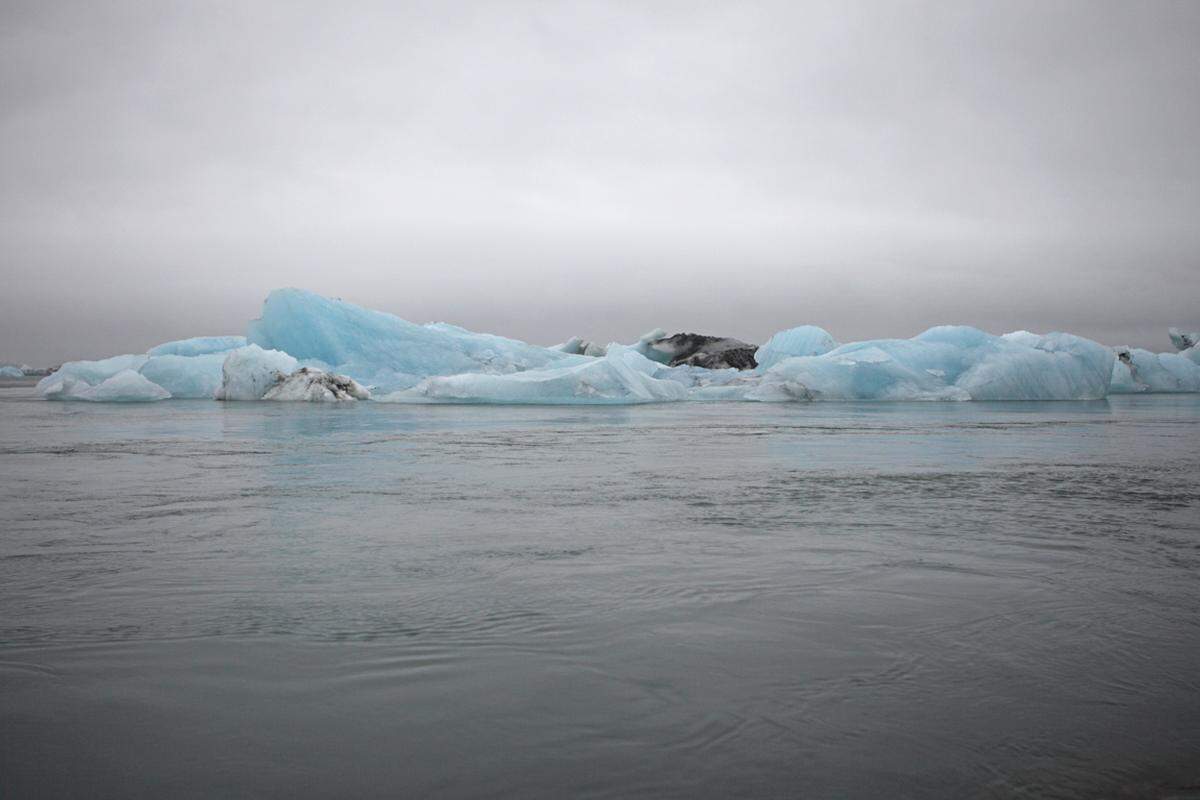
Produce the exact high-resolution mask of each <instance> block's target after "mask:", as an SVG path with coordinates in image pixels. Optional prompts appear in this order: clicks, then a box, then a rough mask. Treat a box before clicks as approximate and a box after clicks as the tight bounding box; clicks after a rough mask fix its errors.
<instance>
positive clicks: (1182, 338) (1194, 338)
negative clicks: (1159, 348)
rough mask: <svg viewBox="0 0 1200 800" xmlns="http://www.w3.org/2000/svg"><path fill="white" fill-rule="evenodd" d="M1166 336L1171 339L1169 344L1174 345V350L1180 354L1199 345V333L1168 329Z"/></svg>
mask: <svg viewBox="0 0 1200 800" xmlns="http://www.w3.org/2000/svg"><path fill="white" fill-rule="evenodd" d="M1167 335H1168V336H1170V337H1171V344H1173V345H1175V349H1176V350H1178V351H1179V352H1181V353H1182V352H1183V351H1184V350H1190V349H1192V348H1194V347H1196V345H1200V331H1181V330H1179V328H1168V329H1167Z"/></svg>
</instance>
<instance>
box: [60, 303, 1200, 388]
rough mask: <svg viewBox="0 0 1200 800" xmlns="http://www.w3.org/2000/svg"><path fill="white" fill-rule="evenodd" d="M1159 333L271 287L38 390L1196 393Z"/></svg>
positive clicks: (75, 367) (1199, 371) (1198, 352)
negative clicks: (531, 312) (442, 313)
mask: <svg viewBox="0 0 1200 800" xmlns="http://www.w3.org/2000/svg"><path fill="white" fill-rule="evenodd" d="M1171 337H1172V341H1173V342H1174V343H1175V345H1176V347H1177V348H1180V349H1181V352H1179V353H1159V354H1155V353H1151V352H1149V351H1145V350H1133V349H1130V348H1110V347H1106V346H1103V345H1100V344H1097V343H1096V342H1093V341H1090V340H1088V339H1083V338H1081V337H1078V336H1072V335H1070V334H1065V333H1051V334H1046V335H1042V334H1036V333H1030V332H1028V331H1015V332H1013V333H1009V334H1005V335H1003V336H993V335H991V334H988V333H985V332H984V331H981V330H978V329H976V328H970V327H963V326H939V327H935V328H930V329H929V330H927V331H925V332H924V333H922V334H920V335H919V336H915V337H913V338H912V339H877V340H869V341H862V342H853V343H849V344H843V345H839V344H838V343H837V342H836V341H835V340H834V339H833V337H832V336H831V335H830V334H829V333H828V332H827V331H825V330H824V329H822V328H818V327H816V326H812V325H805V326H801V327H797V328H792V329H789V330H786V331H780V332H779V333H776V334H775V335H774V336H772V337H771V338H770V339H769V340H768V341H767V342H766V343H765V344H763V345H762V346H761V347H758V348H757V349H754V346H753V345H747V344H746V343H744V342H740V341H737V340H732V339H723V338H720V337H714V336H702V335H698V334H675V335H674V336H667V334H666V332H665V331H663V330H661V329H660V330H655V331H651V332H650V333H647V334H646V335H644V336H642V337H641V338H640V339H639V340H638V341H637V342H636V343H635V344H632V345H621V344H610V345H607V346H602V345H599V344H596V343H594V342H588V341H586V340H584V339H582V338H579V337H575V338H573V339H570V340H568V341H566V342H564V343H562V344H560V345H556V346H555V347H539V346H537V345H532V344H527V343H525V342H521V341H517V340H514V339H507V338H504V337H501V336H493V335H490V334H479V333H473V332H471V331H469V330H466V329H464V328H460V327H458V326H455V325H450V324H447V323H440V322H439V323H430V324H427V325H417V324H414V323H411V322H407V321H405V320H403V319H400V318H399V317H396V316H393V315H391V314H386V313H383V312H378V311H371V310H369V309H365V308H360V307H358V306H355V305H353V304H351V303H346V302H343V301H341V300H332V299H329V298H325V297H321V296H319V295H315V294H312V293H310V292H305V291H301V290H298V289H281V290H277V291H275V292H272V293H271V294H270V296H269V297H268V298H267V300H266V302H265V303H264V306H263V313H262V316H261V318H259V319H257V320H254V321H253V322H252V323H251V324H250V326H249V329H248V331H247V336H246V337H244V338H243V337H239V336H208V337H196V338H193V339H182V340H179V341H174V342H166V343H164V344H161V345H158V346H157V347H154V348H152V349H151V350H150V351H148V352H147V353H145V354H129V355H121V356H113V357H111V358H106V359H100V360H94V361H72V362H68V363H66V364H64V365H63V366H62V367H61V368H60V369H59V370H58V371H57V372H54V373H52V374H51V375H48V376H47V377H45V378H43V379H42V380H41V381H40V382H39V383H38V387H37V388H38V391H39V392H40V393H41V394H42V396H43V397H46V398H47V399H63V400H92V401H106V400H114V401H118V400H119V401H133V400H158V399H165V398H167V397H174V398H209V397H212V398H216V399H223V400H261V399H266V400H299V401H334V400H351V399H359V400H366V399H373V400H379V401H386V402H398V403H533V404H538V403H547V404H629V403H657V402H677V401H683V400H690V401H695V402H719V401H739V400H750V401H795V400H1087V399H1098V398H1102V397H1105V396H1106V395H1108V394H1109V393H1110V392H1112V393H1121V392H1166V391H1187V392H1200V348H1198V347H1197V346H1196V345H1195V344H1194V343H1193V342H1194V339H1195V338H1196V337H1195V335H1194V334H1190V333H1181V332H1180V331H1178V330H1175V329H1172V331H1171ZM755 361H757V366H756V367H754V362H755ZM722 367H738V368H740V369H736V368H722ZM747 367H754V368H753V369H747Z"/></svg>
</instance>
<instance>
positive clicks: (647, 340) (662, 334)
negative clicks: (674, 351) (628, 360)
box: [630, 328, 671, 364]
mask: <svg viewBox="0 0 1200 800" xmlns="http://www.w3.org/2000/svg"><path fill="white" fill-rule="evenodd" d="M666 337H667V332H666V331H664V330H663V329H662V328H655V329H654V330H652V331H648V332H646V333H643V334H642V335H641V338H639V339H638V340H637V341H636V342H634V343H633V344H632V345H630V347H631V348H632V349H633V350H635V351H636V352H638V353H640V354H641V355H643V356H645V357H646V358H648V359H650V360H651V361H657V362H658V363H660V364H666V363H667V362H669V361H670V360H671V355H670V353H667V352H664V351H662V350H658V349H656V348H655V347H654V343H655V342H657V341H658V340H660V339H665V338H666Z"/></svg>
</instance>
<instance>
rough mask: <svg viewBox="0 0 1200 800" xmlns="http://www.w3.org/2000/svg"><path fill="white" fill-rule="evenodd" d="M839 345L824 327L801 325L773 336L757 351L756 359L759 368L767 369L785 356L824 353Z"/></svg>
mask: <svg viewBox="0 0 1200 800" xmlns="http://www.w3.org/2000/svg"><path fill="white" fill-rule="evenodd" d="M837 346H838V343H837V341H836V340H834V338H833V337H832V336H830V335H829V331H827V330H825V329H824V328H818V327H817V326H816V325H801V326H800V327H798V328H790V329H788V330H786V331H780V332H779V333H777V334H775V335H774V336H772V337H771V338H770V339H768V340H767V343H766V344H764V345H762V346H761V347H759V348H758V350H756V351H755V353H754V360H755V361H757V362H758V369H759V370H760V371H765V370H768V369H770V368H771V367H773V366H775V365H776V364H778V363H779V362H780V361H782V360H783V359H785V358H793V357H795V356H819V355H824V354H825V353H828V352H829V351H830V350H832V349H833V348H835V347H837Z"/></svg>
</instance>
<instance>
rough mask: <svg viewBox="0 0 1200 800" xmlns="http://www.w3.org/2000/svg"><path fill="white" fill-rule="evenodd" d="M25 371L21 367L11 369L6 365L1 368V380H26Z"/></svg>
mask: <svg viewBox="0 0 1200 800" xmlns="http://www.w3.org/2000/svg"><path fill="white" fill-rule="evenodd" d="M24 377H25V370H23V369H21V368H20V367H10V366H8V365H5V366H3V367H0V378H24Z"/></svg>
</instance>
